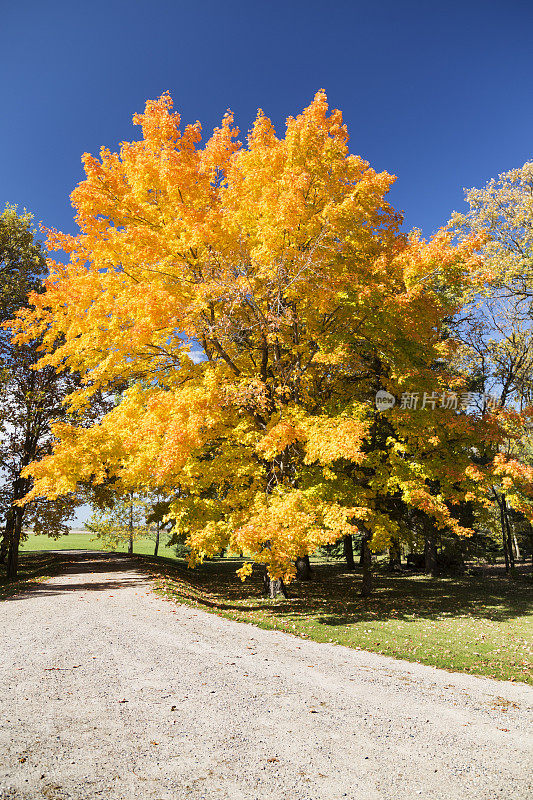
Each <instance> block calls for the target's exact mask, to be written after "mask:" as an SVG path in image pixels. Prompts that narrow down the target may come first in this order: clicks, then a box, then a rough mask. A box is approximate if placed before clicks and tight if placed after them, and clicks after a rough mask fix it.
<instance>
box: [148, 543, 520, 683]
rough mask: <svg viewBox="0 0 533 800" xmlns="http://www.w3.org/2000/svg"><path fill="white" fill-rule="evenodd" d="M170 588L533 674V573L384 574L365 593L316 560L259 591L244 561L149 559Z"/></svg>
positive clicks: (420, 656) (239, 611) (225, 611)
mask: <svg viewBox="0 0 533 800" xmlns="http://www.w3.org/2000/svg"><path fill="white" fill-rule="evenodd" d="M142 561H143V562H144V564H145V568H146V569H148V570H149V571H150V573H151V574H152V575H153V576H154V578H155V581H156V586H157V591H158V592H159V593H160V594H161V595H162V596H163V597H165V598H167V599H169V600H173V601H177V602H180V603H187V604H189V605H193V606H196V607H198V608H202V609H204V610H206V611H211V612H214V613H217V614H220V615H222V616H226V617H229V618H231V619H235V620H239V621H242V622H251V623H253V624H255V625H258V626H259V627H262V628H270V629H277V630H283V631H287V632H289V633H293V634H295V635H297V636H300V637H302V638H307V639H313V640H314V641H318V642H332V643H336V644H342V645H346V646H348V647H353V648H356V649H362V650H370V651H372V652H375V653H382V654H384V655H388V656H394V657H395V658H402V659H406V660H408V661H416V662H420V663H422V664H428V665H431V666H435V667H441V668H444V669H448V670H451V671H456V672H467V673H470V674H474V675H484V676H487V677H491V678H497V679H500V680H516V681H525V682H528V683H533V676H532V672H531V641H532V637H531V633H532V624H533V613H532V612H533V586H532V585H531V582H530V581H528V580H527V579H526V578H523V577H522V578H519V579H516V580H510V579H508V578H506V577H491V578H483V577H473V576H468V577H462V578H430V577H427V576H425V575H409V574H407V575H387V574H380V575H378V576H377V578H376V590H375V595H374V596H373V597H371V598H369V599H367V600H363V599H362V598H360V597H358V595H357V591H358V584H359V581H360V577H359V576H357V574H354V573H349V572H346V571H345V568H344V567H343V566H342V565H340V564H338V563H333V564H324V563H322V564H315V566H314V579H313V581H311V582H306V583H299V582H295V583H293V584H291V586H290V587H289V591H290V595H291V597H290V598H289V599H287V600H283V599H282V600H276V601H271V600H267V599H265V598H264V597H262V596H261V576H260V574H259V570H254V574H253V575H252V577H251V578H250V579H249V580H248V581H246V582H245V583H244V584H243V583H241V581H240V580H239V579H238V577H237V576H236V575H235V569H236V567H237V566H238V563H237V561H236V560H235V561H233V562H232V561H231V560H230V559H227V560H226V559H225V560H217V561H212V562H207V563H205V564H203V565H202V567H200V568H198V569H197V570H187V569H186V567H185V566H183V565H180V564H179V563H177V562H176V561H174V562H172V561H166V562H165V561H163V560H159V559H150V558H149V557H145V558H143V559H142Z"/></svg>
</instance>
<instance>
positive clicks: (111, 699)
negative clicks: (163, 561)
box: [0, 553, 533, 800]
mask: <svg viewBox="0 0 533 800" xmlns="http://www.w3.org/2000/svg"><path fill="white" fill-rule="evenodd" d="M0 640H1V642H0V703H1V706H0V798H2V800H8V799H9V800H30V798H31V800H39V799H40V798H47V800H63V799H64V800H67V798H69V799H70V798H73V799H74V800H92V798H103V799H104V800H171V799H172V800H178V799H181V798H187V800H197V799H199V798H206V800H222V799H223V798H224V800H226V799H228V800H229V799H231V800H255V799H256V798H257V800H259V799H260V800H270V799H271V798H272V800H274V798H275V799H276V800H340V799H341V798H348V799H349V800H378V798H379V799H380V800H385V799H386V800H416V798H417V797H421V798H423V800H437V799H438V800H441V799H442V800H459V798H460V800H468V799H469V798H476V800H495V798H505V799H506V800H520V799H521V798H526V797H527V796H528V795H529V796H531V795H530V789H528V784H529V783H530V781H529V773H530V769H529V767H530V766H531V764H529V765H528V763H527V760H528V755H527V754H528V746H529V752H531V749H530V746H531V739H530V740H529V741H528V739H527V706H528V700H529V705H530V706H531V698H532V695H533V692H532V691H531V689H529V688H528V687H526V686H524V685H519V684H511V683H503V682H501V683H500V682H497V681H491V680H488V679H482V678H473V677H470V676H467V675H452V674H450V673H447V672H443V671H440V670H436V669H432V668H430V667H423V666H421V665H418V664H409V663H407V662H402V661H394V660H393V659H390V658H386V657H384V656H378V655H373V654H370V653H363V652H360V651H354V650H349V649H347V648H343V647H338V646H334V645H325V644H317V643H314V642H308V641H304V640H301V639H297V638H295V637H292V636H290V635H288V634H284V633H278V632H272V631H263V630H260V629H257V628H254V627H252V626H248V625H244V624H240V623H236V622H232V621H229V620H226V619H222V618H219V617H216V616H214V615H212V614H206V613H204V612H201V611H196V610H194V609H191V608H188V607H186V606H174V605H171V604H170V603H166V602H164V601H162V600H160V599H159V598H158V597H157V595H155V594H154V593H152V592H151V590H150V588H149V583H148V582H147V581H146V579H145V578H144V577H143V576H142V575H141V574H139V573H138V572H136V571H135V570H132V569H131V564H129V563H128V560H127V559H125V558H121V557H118V556H117V557H114V556H106V555H102V554H98V553H82V554H72V560H71V566H70V569H69V572H68V573H67V574H64V575H61V576H58V577H55V578H53V579H51V580H49V581H48V582H46V583H44V584H41V585H40V586H37V587H36V588H34V589H33V590H31V591H29V592H27V593H25V594H21V595H17V596H15V597H13V598H11V599H9V600H6V601H5V602H3V603H1V604H0Z"/></svg>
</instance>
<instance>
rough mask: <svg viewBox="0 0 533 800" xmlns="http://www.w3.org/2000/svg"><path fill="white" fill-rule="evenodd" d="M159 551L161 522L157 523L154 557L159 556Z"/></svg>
mask: <svg viewBox="0 0 533 800" xmlns="http://www.w3.org/2000/svg"><path fill="white" fill-rule="evenodd" d="M158 550H159V522H158V523H157V528H156V534H155V547H154V556H156V555H157V551H158Z"/></svg>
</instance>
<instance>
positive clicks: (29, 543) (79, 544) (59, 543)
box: [20, 531, 175, 558]
mask: <svg viewBox="0 0 533 800" xmlns="http://www.w3.org/2000/svg"><path fill="white" fill-rule="evenodd" d="M167 538H168V537H167V536H165V535H164V534H162V535H161V541H160V545H159V555H161V556H164V557H166V558H174V557H175V553H174V548H171V547H166V546H165V545H164V544H163V543H164V542H165V541H166V539H167ZM154 547H155V542H154V541H153V540H152V539H139V540H138V541H137V542H134V545H133V550H134V552H135V553H140V554H142V555H147V554H150V555H151V554H152V553H153V552H154ZM108 549H109V548H108V547H107V546H106V545H104V544H103V542H102V541H101V540H100V539H96V538H94V537H93V534H92V533H85V532H83V531H73V532H71V533H68V534H67V535H66V536H61V537H60V538H59V539H51V538H50V537H49V536H34V535H33V534H30V535H29V536H28V538H27V540H26V541H25V542H24V543H23V544H22V545H21V547H20V552H21V553H29V552H33V551H36V550H108ZM127 549H128V548H127V545H123V546H122V547H117V552H118V553H125V552H126V551H127Z"/></svg>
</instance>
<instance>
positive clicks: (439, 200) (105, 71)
mask: <svg viewBox="0 0 533 800" xmlns="http://www.w3.org/2000/svg"><path fill="white" fill-rule="evenodd" d="M1 13H2V22H1V26H0V61H1V62H2V63H1V69H0V85H1V93H0V97H1V100H2V124H1V125H0V204H1V206H2V207H3V205H4V203H5V202H11V203H16V204H18V205H19V207H21V208H22V207H26V208H27V209H28V210H30V211H32V212H33V213H34V214H35V217H36V220H37V221H43V222H44V223H45V225H50V226H53V227H57V228H59V229H61V230H64V231H70V232H74V230H75V226H74V223H73V211H72V208H71V206H70V201H69V194H70V192H71V191H72V189H73V188H74V186H75V185H76V184H77V183H78V181H80V180H81V179H82V177H83V173H82V170H81V163H80V157H81V155H82V153H84V152H86V151H87V152H92V153H97V152H98V150H99V148H100V146H101V145H106V146H108V147H110V148H111V149H116V148H117V146H118V144H119V143H120V142H121V141H123V140H129V139H134V138H138V135H139V133H138V132H139V129H138V128H134V127H133V126H132V124H131V117H132V114H133V113H134V112H135V111H142V110H143V107H144V103H145V100H146V99H147V98H155V97H157V96H159V95H160V94H161V93H162V92H164V91H166V90H169V91H170V92H171V94H172V96H173V98H174V104H175V108H176V109H177V110H179V111H180V113H181V114H182V117H183V119H184V121H185V122H191V121H192V122H194V121H195V120H196V119H199V120H200V121H201V122H202V125H203V127H204V132H205V135H206V136H208V135H209V133H210V131H211V130H212V128H213V126H215V125H217V124H218V123H219V121H220V119H221V117H222V115H223V114H224V112H225V111H226V109H227V108H231V109H232V110H233V111H234V113H235V116H236V122H237V124H238V125H239V127H240V128H241V131H242V132H244V133H245V132H246V131H247V130H248V128H249V127H250V125H251V123H252V121H253V119H254V117H255V113H256V110H257V108H258V107H262V108H263V110H264V111H265V113H266V114H267V115H268V116H270V117H271V118H272V120H273V122H274V124H275V125H276V127H277V128H278V130H280V131H281V130H282V128H283V123H284V120H285V118H286V117H287V116H288V115H295V114H297V113H298V112H299V111H300V110H301V109H302V108H303V107H304V106H305V105H307V104H308V103H309V102H310V100H311V99H312V97H313V95H314V93H315V92H316V91H317V90H318V89H319V88H324V89H326V91H327V93H328V97H329V100H330V104H331V106H333V107H336V108H340V109H342V111H343V113H344V117H345V121H346V122H347V124H348V126H349V130H350V135H351V139H350V146H351V150H352V152H355V153H358V154H360V155H362V156H364V157H365V158H366V159H368V160H369V161H370V162H371V163H372V165H373V166H375V168H376V169H378V170H382V169H386V170H388V171H389V172H392V173H393V174H395V175H397V176H398V181H397V183H396V186H395V188H394V189H393V191H392V193H391V201H392V202H393V204H394V205H395V206H396V207H397V208H399V209H403V210H404V211H405V215H406V217H405V218H406V226H407V227H408V228H411V227H420V228H422V230H423V231H424V233H425V234H426V235H430V234H431V233H432V232H433V231H434V230H435V229H436V228H438V227H439V226H440V225H442V224H444V223H445V222H446V221H447V219H448V218H449V216H450V213H451V211H452V210H453V209H459V208H461V207H462V204H463V187H471V186H479V185H482V184H484V183H485V182H486V181H487V180H488V179H489V178H490V177H492V176H494V175H496V174H498V173H499V172H502V171H506V170H508V169H511V168H512V167H515V166H521V165H522V164H523V163H524V162H525V161H526V160H530V159H531V158H533V80H532V76H533V45H532V30H533V3H532V2H531V0H508V2H499V1H494V2H493V1H492V0H485V1H484V2H480V1H479V0H463V2H456V0H449V1H447V2H439V0H429V2H428V0H401V1H400V0H395V2H392V1H391V0H384V1H383V2H375V0H374V2H372V1H371V0H365V2H361V0H353V1H352V2H347V1H345V0H340V1H337V2H335V0H333V2H329V3H324V2H315V1H314V0H285V2H283V0H270V2H265V1H264V0H252V1H251V2H250V1H249V2H240V0H226V2H215V0H196V1H195V2H188V3H185V2H181V0H150V2H147V0H130V1H129V2H124V0H105V1H104V0H91V2H89V1H88V0H75V2H73V0H68V2H66V1H65V0H47V2H42V0H38V1H36V0H26V2H25V3H23V4H15V3H12V2H11V3H7V1H6V0H4V2H3V3H2V8H1Z"/></svg>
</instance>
